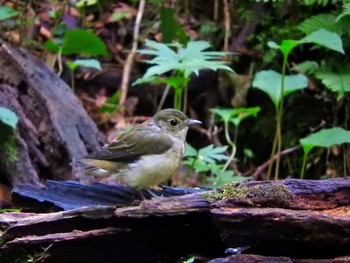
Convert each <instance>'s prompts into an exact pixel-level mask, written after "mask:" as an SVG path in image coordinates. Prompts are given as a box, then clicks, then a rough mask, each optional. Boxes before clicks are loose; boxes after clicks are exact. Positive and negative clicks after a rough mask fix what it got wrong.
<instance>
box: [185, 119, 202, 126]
mask: <svg viewBox="0 0 350 263" xmlns="http://www.w3.org/2000/svg"><path fill="white" fill-rule="evenodd" d="M201 124H202V122H201V121H198V120H193V119H189V120H188V121H187V122H186V123H185V125H186V126H194V125H201Z"/></svg>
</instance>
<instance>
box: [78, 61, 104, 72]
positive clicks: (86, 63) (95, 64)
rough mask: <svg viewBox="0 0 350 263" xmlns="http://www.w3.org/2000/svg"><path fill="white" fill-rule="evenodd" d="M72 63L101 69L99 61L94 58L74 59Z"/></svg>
mask: <svg viewBox="0 0 350 263" xmlns="http://www.w3.org/2000/svg"><path fill="white" fill-rule="evenodd" d="M74 63H75V64H76V65H78V66H84V67H89V68H94V69H98V70H101V69H102V67H101V63H100V61H98V60H96V59H77V60H75V61H74Z"/></svg>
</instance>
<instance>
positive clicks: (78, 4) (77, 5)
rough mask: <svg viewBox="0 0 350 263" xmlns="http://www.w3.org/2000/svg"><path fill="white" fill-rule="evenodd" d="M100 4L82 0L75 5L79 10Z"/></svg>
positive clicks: (96, 1) (90, 0)
mask: <svg viewBox="0 0 350 263" xmlns="http://www.w3.org/2000/svg"><path fill="white" fill-rule="evenodd" d="M97 3H98V0H80V1H79V2H78V3H76V4H75V6H76V7H78V8H83V7H85V6H92V5H96V4H97Z"/></svg>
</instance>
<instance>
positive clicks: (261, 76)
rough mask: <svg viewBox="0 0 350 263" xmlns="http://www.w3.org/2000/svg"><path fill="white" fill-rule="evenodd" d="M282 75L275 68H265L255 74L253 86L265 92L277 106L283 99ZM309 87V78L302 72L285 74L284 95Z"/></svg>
mask: <svg viewBox="0 0 350 263" xmlns="http://www.w3.org/2000/svg"><path fill="white" fill-rule="evenodd" d="M281 81H282V75H281V74H280V73H278V72H276V71H273V70H264V71H260V72H258V73H256V74H255V77H254V80H253V84H252V85H253V87H254V88H257V89H260V90H262V91H263V92H265V93H266V94H267V95H268V96H269V97H270V98H271V100H272V102H273V103H274V104H275V106H276V107H277V106H278V105H279V103H280V99H281ZM305 87H307V78H306V77H305V76H304V75H302V74H297V75H289V76H285V82H284V91H283V97H285V96H287V95H288V94H290V93H293V92H295V91H298V90H300V89H303V88H305Z"/></svg>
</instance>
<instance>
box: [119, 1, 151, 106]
mask: <svg viewBox="0 0 350 263" xmlns="http://www.w3.org/2000/svg"><path fill="white" fill-rule="evenodd" d="M145 5H146V0H140V4H139V9H138V11H137V15H136V20H135V27H134V34H133V41H132V47H131V51H130V53H129V55H128V57H127V59H126V62H125V66H124V69H123V78H122V84H121V87H120V98H119V105H124V104H125V101H126V96H127V94H128V86H129V80H130V72H131V67H132V64H133V60H134V56H135V53H136V50H137V42H138V39H139V34H140V24H141V19H142V15H143V12H144V10H145Z"/></svg>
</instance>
